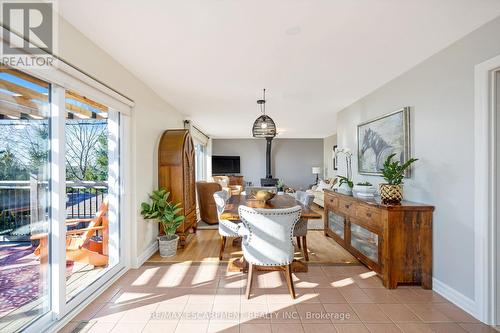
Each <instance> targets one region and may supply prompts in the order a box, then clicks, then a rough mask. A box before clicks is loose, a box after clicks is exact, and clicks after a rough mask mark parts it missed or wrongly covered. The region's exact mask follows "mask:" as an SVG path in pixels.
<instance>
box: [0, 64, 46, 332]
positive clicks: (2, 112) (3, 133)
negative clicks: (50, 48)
mask: <svg viewBox="0 0 500 333" xmlns="http://www.w3.org/2000/svg"><path fill="white" fill-rule="evenodd" d="M49 101H50V85H49V83H47V82H44V81H42V80H38V79H36V78H34V77H32V76H29V75H26V74H23V73H21V72H18V71H15V70H12V69H6V68H3V69H1V70H0V258H1V259H0V270H1V271H0V276H1V278H0V331H2V332H5V331H10V330H16V329H18V328H20V327H22V326H24V325H25V324H26V323H27V322H30V321H32V320H34V319H36V318H37V317H39V316H41V315H43V314H44V313H46V312H48V311H49V309H50V297H49V269H48V268H49V266H48V264H49V249H48V246H47V245H48V235H49V233H50V227H49V210H48V203H49V201H50V192H49V184H48V177H49V148H50V147H49V128H50V123H49V122H50V107H49Z"/></svg>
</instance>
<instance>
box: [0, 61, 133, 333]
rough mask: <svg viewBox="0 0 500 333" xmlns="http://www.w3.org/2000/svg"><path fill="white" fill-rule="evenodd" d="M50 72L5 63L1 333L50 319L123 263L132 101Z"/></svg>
mask: <svg viewBox="0 0 500 333" xmlns="http://www.w3.org/2000/svg"><path fill="white" fill-rule="evenodd" d="M49 74H50V73H49ZM51 78H54V79H55V81H57V82H54V81H52V80H46V81H45V80H41V79H40V78H38V77H35V76H32V75H29V74H27V73H25V72H22V71H18V70H15V69H12V68H6V67H2V68H0V331H1V332H2V333H3V332H16V331H19V330H21V329H23V328H26V327H28V326H29V325H33V324H35V325H40V326H39V327H46V325H47V323H50V322H52V321H53V320H54V319H60V318H62V317H63V316H64V315H66V314H67V313H69V312H70V311H71V310H72V309H74V308H75V307H76V306H78V305H80V304H81V303H82V302H85V301H87V300H89V299H90V298H91V296H92V295H95V293H96V292H97V291H98V290H99V288H102V287H103V286H104V285H105V283H106V281H108V280H109V279H110V278H111V277H112V276H113V275H114V274H116V273H117V272H119V271H120V270H122V269H123V268H124V265H125V263H124V255H123V253H122V252H123V251H121V248H120V245H121V243H122V236H123V235H122V233H123V230H124V228H123V227H122V224H121V221H122V216H123V215H122V214H120V212H121V209H120V204H121V202H122V198H123V196H122V186H121V184H122V171H121V170H122V169H123V168H122V164H121V160H122V158H123V156H122V149H121V147H122V141H121V138H122V136H123V133H125V131H124V130H123V129H122V124H123V123H126V119H125V118H126V116H123V115H122V114H121V112H120V111H123V110H124V109H125V108H124V107H122V104H120V103H118V102H116V101H115V100H114V99H112V98H109V97H107V95H104V94H102V93H100V92H99V91H98V90H96V89H94V88H92V87H89V86H87V85H85V84H82V83H81V81H74V80H73V81H72V80H71V79H68V78H67V77H64V78H65V79H64V80H57V79H58V76H57V75H53V76H51ZM61 82H65V83H66V82H73V84H69V83H68V86H63V85H62V84H61ZM91 95H92V96H98V97H91ZM99 96H100V97H99ZM43 325H45V326H43ZM32 327H34V326H32Z"/></svg>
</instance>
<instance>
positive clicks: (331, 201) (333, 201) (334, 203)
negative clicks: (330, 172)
mask: <svg viewBox="0 0 500 333" xmlns="http://www.w3.org/2000/svg"><path fill="white" fill-rule="evenodd" d="M325 207H328V208H332V209H338V207H339V199H338V198H336V197H332V196H331V195H325Z"/></svg>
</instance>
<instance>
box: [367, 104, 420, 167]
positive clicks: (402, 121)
mask: <svg viewBox="0 0 500 333" xmlns="http://www.w3.org/2000/svg"><path fill="white" fill-rule="evenodd" d="M391 154H396V156H395V157H394V158H395V159H399V160H400V161H401V163H404V162H406V161H407V160H408V159H409V156H410V108H409V107H405V108H402V109H400V110H397V111H395V112H392V113H389V114H387V115H384V116H382V117H379V118H377V119H373V120H370V121H367V122H365V123H362V124H359V125H358V173H360V174H365V175H381V174H382V173H381V172H380V170H381V169H382V168H383V166H384V161H385V160H386V159H387V157H388V156H389V155H391ZM410 169H411V168H408V170H407V172H406V177H409V176H410Z"/></svg>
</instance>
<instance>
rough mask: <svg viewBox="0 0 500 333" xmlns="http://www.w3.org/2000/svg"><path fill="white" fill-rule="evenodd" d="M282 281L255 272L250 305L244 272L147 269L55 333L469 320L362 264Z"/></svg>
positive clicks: (427, 325)
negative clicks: (386, 281)
mask: <svg viewBox="0 0 500 333" xmlns="http://www.w3.org/2000/svg"><path fill="white" fill-rule="evenodd" d="M293 279H294V283H295V287H296V292H297V298H296V299H295V300H293V299H291V297H290V295H289V293H288V290H287V285H286V281H285V279H284V276H283V275H282V274H281V273H280V272H277V271H271V272H269V271H259V272H257V275H256V276H255V284H254V286H253V288H252V294H251V297H250V299H247V298H246V297H245V295H244V291H245V286H246V274H243V273H240V272H236V273H234V272H227V265H226V264H218V263H213V262H205V263H196V264H195V263H192V262H190V261H188V262H183V263H176V264H163V265H162V264H160V265H155V264H148V265H145V266H143V267H141V268H140V269H137V270H130V271H129V272H127V273H126V274H125V275H124V276H123V277H121V278H120V279H119V280H118V281H117V282H116V283H115V284H114V285H113V286H112V287H111V288H109V289H108V290H106V291H105V292H104V294H102V295H101V296H99V297H98V299H97V300H96V301H94V302H93V303H91V304H90V305H89V306H88V307H87V308H86V309H84V310H83V311H82V312H81V313H80V314H79V315H78V316H77V317H76V318H74V319H73V321H72V322H70V323H69V324H68V325H67V326H66V327H65V328H64V329H63V330H62V332H73V330H74V329H84V330H86V332H120V333H122V332H183V333H184V332H224V333H230V332H238V333H239V332H242V333H243V332H258V333H265V332H287V333H293V332H315V333H320V332H336V331H339V332H344V331H349V332H368V331H378V332H392V331H394V332H398V331H405V332H406V331H408V332H419V331H436V330H438V331H449V332H465V331H472V330H474V329H481V330H482V331H485V332H487V330H488V329H489V328H488V327H487V326H484V325H482V324H481V323H479V322H478V321H476V320H475V319H474V318H472V317H471V316H470V315H468V314H467V313H465V312H464V311H462V310H460V309H459V308H457V307H456V306H454V305H453V304H451V303H449V302H448V301H446V300H445V299H444V298H442V297H441V296H440V295H438V294H436V293H435V292H433V291H431V290H424V289H422V288H420V287H417V286H415V287H400V288H398V289H395V290H388V289H385V288H384V287H383V285H382V283H381V280H380V279H379V278H378V277H377V276H376V274H374V273H373V272H371V271H369V270H368V269H366V268H365V267H364V266H357V265H355V266H334V265H309V271H308V272H307V273H294V276H293Z"/></svg>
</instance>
